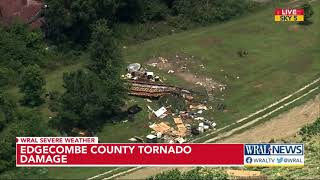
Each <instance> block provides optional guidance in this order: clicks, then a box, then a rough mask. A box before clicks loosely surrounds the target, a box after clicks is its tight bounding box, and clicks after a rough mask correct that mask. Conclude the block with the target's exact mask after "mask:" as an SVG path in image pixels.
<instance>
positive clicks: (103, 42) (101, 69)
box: [89, 19, 123, 80]
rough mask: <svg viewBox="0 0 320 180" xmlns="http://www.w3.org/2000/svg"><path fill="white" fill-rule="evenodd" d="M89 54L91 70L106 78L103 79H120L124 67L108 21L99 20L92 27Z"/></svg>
mask: <svg viewBox="0 0 320 180" xmlns="http://www.w3.org/2000/svg"><path fill="white" fill-rule="evenodd" d="M89 52H90V59H91V62H90V64H89V69H90V70H92V71H93V72H95V73H96V74H98V75H100V76H101V77H102V76H104V77H102V78H110V79H112V78H114V77H117V78H116V79H114V80H117V79H119V78H118V77H119V71H120V69H121V67H122V65H123V61H122V59H121V51H120V47H119V45H118V43H117V40H116V39H115V37H114V36H113V33H112V31H111V30H110V29H109V28H108V25H107V21H106V20H103V19H102V20H99V21H97V22H96V23H95V24H94V25H93V26H92V37H91V42H90V47H89ZM106 76H107V77H106Z"/></svg>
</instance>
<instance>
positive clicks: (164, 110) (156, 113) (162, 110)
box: [154, 107, 167, 117]
mask: <svg viewBox="0 0 320 180" xmlns="http://www.w3.org/2000/svg"><path fill="white" fill-rule="evenodd" d="M165 112H167V109H166V108H165V107H161V108H160V109H158V110H157V111H155V112H154V114H155V115H156V116H157V117H160V116H162V115H163V114H164V113H165Z"/></svg>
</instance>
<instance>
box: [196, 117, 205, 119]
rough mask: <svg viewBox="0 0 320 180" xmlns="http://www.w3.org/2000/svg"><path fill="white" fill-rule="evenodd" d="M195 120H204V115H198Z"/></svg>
mask: <svg viewBox="0 0 320 180" xmlns="http://www.w3.org/2000/svg"><path fill="white" fill-rule="evenodd" d="M194 119H195V120H204V117H196V118H194Z"/></svg>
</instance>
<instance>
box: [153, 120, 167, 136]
mask: <svg viewBox="0 0 320 180" xmlns="http://www.w3.org/2000/svg"><path fill="white" fill-rule="evenodd" d="M149 127H150V128H151V129H153V130H154V131H156V132H157V133H158V132H161V133H162V134H164V133H165V132H166V131H168V130H169V129H170V128H171V127H170V126H168V125H166V124H165V123H164V122H161V123H159V124H152V125H150V126H149Z"/></svg>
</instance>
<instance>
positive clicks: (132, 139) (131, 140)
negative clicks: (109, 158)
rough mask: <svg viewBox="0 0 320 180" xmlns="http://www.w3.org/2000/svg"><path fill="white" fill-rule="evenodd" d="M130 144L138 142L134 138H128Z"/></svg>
mask: <svg viewBox="0 0 320 180" xmlns="http://www.w3.org/2000/svg"><path fill="white" fill-rule="evenodd" d="M128 140H129V141H130V142H138V140H137V139H136V138H130V139H128Z"/></svg>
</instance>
